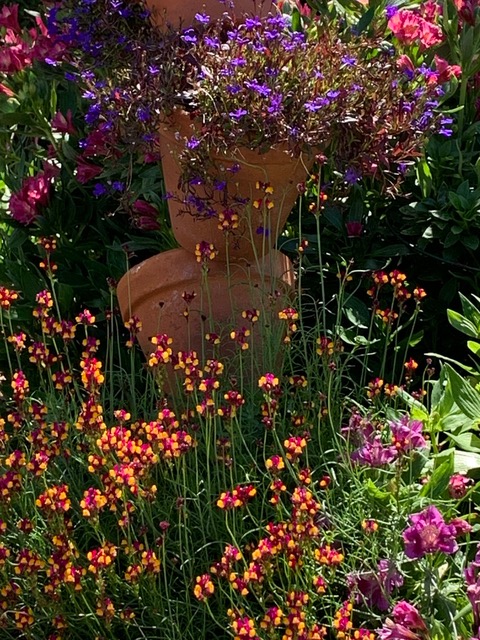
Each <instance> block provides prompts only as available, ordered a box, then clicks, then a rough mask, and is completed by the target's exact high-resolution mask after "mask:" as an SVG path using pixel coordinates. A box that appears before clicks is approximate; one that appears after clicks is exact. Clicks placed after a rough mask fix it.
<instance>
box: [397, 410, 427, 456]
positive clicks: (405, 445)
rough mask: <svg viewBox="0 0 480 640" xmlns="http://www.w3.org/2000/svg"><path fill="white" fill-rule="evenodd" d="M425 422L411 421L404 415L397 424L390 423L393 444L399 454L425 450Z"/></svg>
mask: <svg viewBox="0 0 480 640" xmlns="http://www.w3.org/2000/svg"><path fill="white" fill-rule="evenodd" d="M422 430H423V422H421V421H420V420H410V417H409V416H408V415H404V416H402V417H401V418H400V420H397V421H395V422H390V432H391V434H392V443H393V445H394V446H395V448H396V449H397V451H398V452H399V453H409V452H410V451H413V450H414V449H424V448H425V447H426V446H427V443H426V441H425V438H424V437H423V435H422Z"/></svg>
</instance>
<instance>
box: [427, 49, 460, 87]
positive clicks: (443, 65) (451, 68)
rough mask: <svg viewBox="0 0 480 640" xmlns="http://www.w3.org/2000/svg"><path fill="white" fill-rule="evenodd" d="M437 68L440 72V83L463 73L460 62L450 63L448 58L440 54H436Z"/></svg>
mask: <svg viewBox="0 0 480 640" xmlns="http://www.w3.org/2000/svg"><path fill="white" fill-rule="evenodd" d="M434 60H435V69H436V71H437V73H438V83H439V84H443V83H444V82H448V81H449V80H451V79H452V78H458V77H460V76H461V75H462V67H460V66H459V65H458V64H452V65H450V64H448V62H447V61H446V60H444V59H443V58H440V56H437V55H436V56H435V58H434Z"/></svg>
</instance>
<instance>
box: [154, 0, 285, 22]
mask: <svg viewBox="0 0 480 640" xmlns="http://www.w3.org/2000/svg"><path fill="white" fill-rule="evenodd" d="M145 4H146V6H147V8H148V9H149V10H150V11H151V12H152V20H153V22H154V24H155V25H156V26H158V27H160V28H161V27H163V26H165V25H166V24H167V23H170V24H171V25H172V26H174V27H176V28H178V27H180V26H181V27H182V28H187V27H189V26H190V25H192V23H193V21H194V18H195V14H196V13H202V11H205V13H206V14H207V15H208V16H210V17H211V18H214V19H216V18H220V17H221V16H222V14H224V13H229V14H230V15H242V14H243V13H254V14H255V15H260V16H265V15H267V14H268V13H269V12H272V13H273V12H274V11H275V8H274V6H273V4H272V1H271V0H263V1H262V0H234V1H233V0H223V2H222V0H145ZM232 5H233V7H232Z"/></svg>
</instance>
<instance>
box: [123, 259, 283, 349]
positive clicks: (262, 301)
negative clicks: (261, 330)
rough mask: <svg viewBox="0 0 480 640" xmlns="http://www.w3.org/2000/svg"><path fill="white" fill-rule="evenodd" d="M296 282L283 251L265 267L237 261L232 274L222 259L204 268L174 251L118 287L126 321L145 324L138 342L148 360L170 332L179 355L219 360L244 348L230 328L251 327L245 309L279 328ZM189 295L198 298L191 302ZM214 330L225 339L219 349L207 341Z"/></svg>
mask: <svg viewBox="0 0 480 640" xmlns="http://www.w3.org/2000/svg"><path fill="white" fill-rule="evenodd" d="M293 283H294V279H293V270H292V265H291V262H290V260H289V259H288V258H287V257H286V256H285V255H283V254H282V253H280V252H279V251H272V253H271V254H270V255H269V256H266V257H265V258H264V260H263V261H262V264H261V265H251V264H249V263H248V262H247V261H243V262H237V263H232V264H231V265H229V269H228V272H227V269H226V265H225V263H222V262H221V261H216V260H213V261H211V262H209V263H208V265H202V264H199V263H198V262H197V261H196V259H195V257H194V256H193V255H192V254H190V253H189V252H188V251H186V250H185V249H172V250H170V251H166V252H164V253H161V254H158V255H157V256H154V257H153V258H149V259H148V260H145V261H144V262H142V263H140V264H139V265H137V266H135V267H133V268H132V269H130V271H128V272H127V273H126V274H125V275H124V276H123V278H122V279H121V280H120V282H119V283H118V286H117V297H118V301H119V305H120V310H121V314H122V318H123V320H124V321H127V320H128V319H129V318H131V317H133V316H137V317H138V318H139V319H140V321H141V322H142V330H141V332H140V333H139V334H138V341H139V343H140V346H141V348H142V349H143V351H144V353H145V354H146V355H147V356H148V354H150V353H151V352H152V351H153V350H154V348H153V347H152V345H151V343H150V340H149V338H151V337H152V336H155V335H158V334H167V335H168V336H169V337H171V338H172V340H173V343H172V350H173V352H174V353H176V352H178V351H190V350H195V351H197V353H198V354H199V355H203V357H213V356H214V354H215V350H216V352H217V354H218V352H220V354H223V355H227V354H228V353H231V352H232V351H234V349H235V348H238V346H237V347H235V343H234V342H233V341H232V339H231V338H230V330H231V329H232V328H233V329H235V328H237V329H238V328H241V327H248V326H249V322H248V320H245V319H244V318H243V317H242V312H243V311H246V310H251V309H259V310H260V313H261V314H270V315H271V317H270V322H266V323H265V322H261V323H259V325H260V324H262V325H263V324H267V325H268V324H269V326H270V328H271V327H272V324H275V322H276V323H277V324H278V311H279V310H280V309H282V308H283V307H284V306H286V304H287V303H288V301H289V300H290V298H291V295H292V291H293ZM184 292H186V293H187V294H195V296H194V298H193V300H192V301H191V302H190V303H189V304H187V303H186V301H185V297H184V296H183V295H182V294H184ZM186 309H188V315H187V316H186V315H185V311H186ZM263 319H264V320H265V318H263ZM212 332H213V333H217V334H218V335H219V336H220V338H221V343H220V347H219V348H218V347H216V348H214V346H212V345H211V344H210V343H207V342H206V341H205V334H207V333H212ZM253 332H255V328H254V329H253ZM280 333H281V331H280ZM260 349H261V347H260Z"/></svg>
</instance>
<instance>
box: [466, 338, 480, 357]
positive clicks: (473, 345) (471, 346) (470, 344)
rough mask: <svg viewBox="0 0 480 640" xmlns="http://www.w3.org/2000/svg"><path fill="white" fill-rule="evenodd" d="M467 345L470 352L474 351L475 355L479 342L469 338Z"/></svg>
mask: <svg viewBox="0 0 480 640" xmlns="http://www.w3.org/2000/svg"><path fill="white" fill-rule="evenodd" d="M467 347H468V348H469V349H470V351H471V352H472V353H474V354H475V355H478V352H479V351H480V342H474V341H473V340H469V341H468V342H467Z"/></svg>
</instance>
